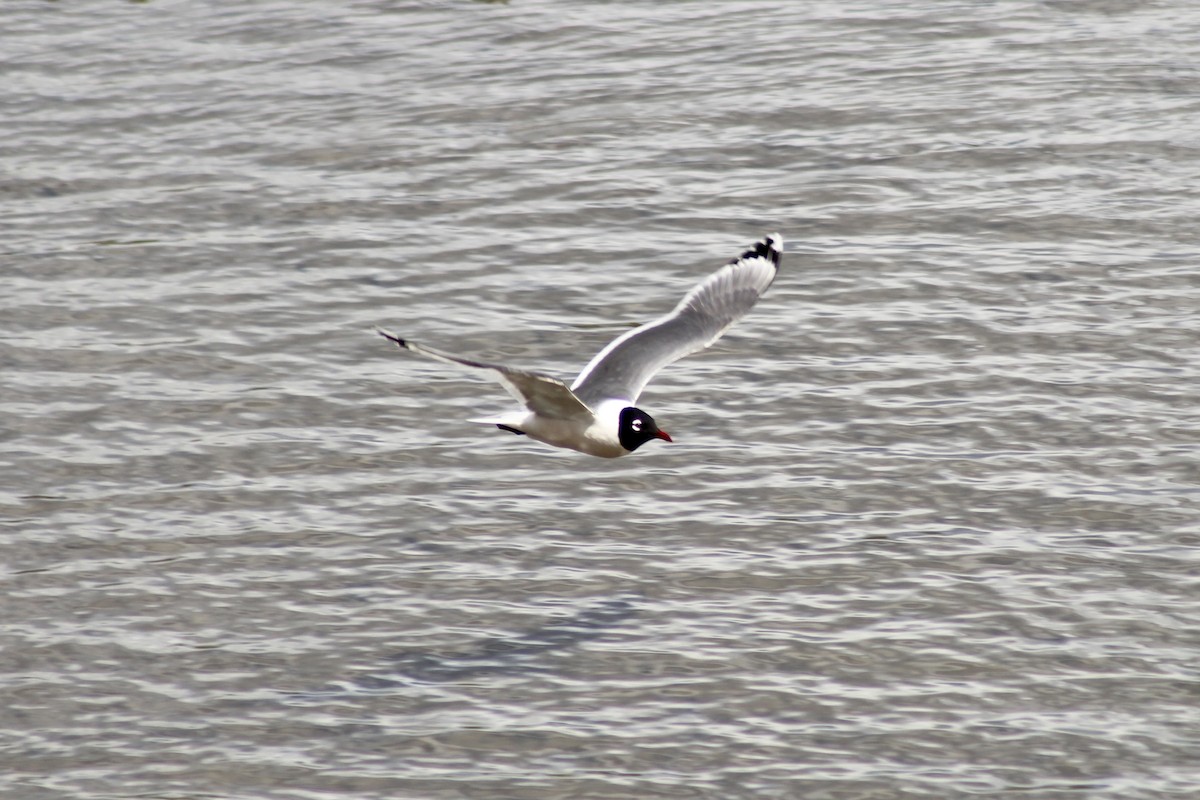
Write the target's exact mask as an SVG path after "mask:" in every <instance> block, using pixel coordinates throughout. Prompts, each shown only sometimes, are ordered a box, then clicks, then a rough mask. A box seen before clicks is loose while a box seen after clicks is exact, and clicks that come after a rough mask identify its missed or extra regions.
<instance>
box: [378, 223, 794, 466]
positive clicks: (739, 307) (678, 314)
mask: <svg viewBox="0 0 1200 800" xmlns="http://www.w3.org/2000/svg"><path fill="white" fill-rule="evenodd" d="M782 254H783V239H782V238H781V237H780V236H779V234H777V233H776V234H771V235H770V236H768V237H766V238H765V239H763V240H762V241H761V242H758V243H757V244H755V245H754V246H753V247H751V248H750V249H748V250H746V251H745V252H744V253H742V254H741V255H740V256H738V257H737V258H735V259H733V260H732V261H730V262H729V263H728V264H726V265H725V266H723V267H721V268H720V269H719V270H717V271H716V272H714V273H713V274H711V275H709V276H708V277H707V278H705V279H704V280H703V281H701V282H700V283H698V284H697V285H696V286H695V288H693V289H692V290H691V291H690V292H688V293H687V295H686V296H685V297H684V298H683V300H681V301H679V304H678V305H677V306H675V308H674V310H672V311H671V312H670V313H669V314H667V315H665V316H662V317H659V318H658V319H656V320H654V321H652V322H647V323H646V324H645V325H642V326H640V327H638V328H634V329H633V330H631V331H629V332H627V333H624V334H622V335H621V336H618V337H617V338H616V339H614V340H613V341H611V342H609V343H608V345H607V346H606V347H605V348H604V349H603V350H601V351H600V352H599V353H597V354H596V356H595V358H593V359H592V360H591V361H590V362H588V365H587V366H586V367H584V368H583V371H582V372H580V373H579V377H577V378H576V379H575V382H574V383H572V384H571V385H570V386H567V384H566V383H564V382H563V381H560V380H559V379H558V378H554V377H552V376H550V375H545V374H543V373H540V372H529V371H526V370H522V369H514V368H513V367H508V366H504V365H503V364H488V363H485V362H482V361H474V360H472V359H469V358H463V357H461V356H456V355H452V354H450V353H446V352H443V351H441V350H435V349H433V348H432V347H425V346H424V345H419V344H417V343H416V342H413V341H410V340H408V339H403V338H401V337H399V336H396V335H394V334H392V333H389V332H387V331H385V330H382V329H378V333H379V335H380V336H382V337H384V338H385V339H389V340H391V341H393V342H395V343H396V344H398V345H399V346H400V347H402V348H404V349H405V350H410V351H412V352H414V353H417V354H418V355H422V356H426V357H427V358H432V359H436V360H438V361H445V362H448V363H450V364H456V365H458V366H461V367H467V368H468V369H471V370H476V371H482V372H485V373H487V374H488V375H489V376H490V377H491V378H493V379H495V380H497V381H499V382H500V383H501V384H503V386H504V388H506V389H507V390H508V391H509V393H510V394H512V396H513V397H515V398H516V399H517V400H518V401H519V402H520V403H521V405H522V406H523V408H521V409H519V410H516V411H513V412H510V413H508V414H503V415H501V416H497V417H488V418H484V419H473V420H470V421H471V422H478V423H482V424H486V425H495V426H496V427H497V428H499V429H501V430H504V431H509V432H510V433H516V434H521V435H524V436H528V437H529V438H531V439H536V440H537V441H539V442H545V443H546V444H549V445H554V446H555V447H565V448H569V449H571V450H578V451H579V452H581V453H587V454H588V455H592V456H600V457H602V458H617V457H619V456H625V455H629V454H630V453H632V452H633V451H635V450H637V449H638V448H639V447H641V446H642V445H644V444H645V443H646V442H648V441H650V440H651V439H662V440H663V441H666V442H670V441H672V439H671V437H670V436H669V435H668V434H667V432H666V431H664V430H663V429H662V428H660V427H658V423H656V422H655V421H654V418H653V417H651V416H650V415H649V414H647V413H646V412H645V411H642V410H641V409H640V408H637V407H636V406H635V403H637V399H638V396H639V395H640V394H641V393H642V389H643V388H645V386H646V384H647V383H648V382H649V381H650V379H651V378H652V377H654V374H655V373H656V372H658V371H659V370H660V369H662V368H663V367H665V366H666V365H667V364H670V363H672V362H673V361H677V360H679V359H680V358H683V357H684V356H686V355H688V354H690V353H695V352H697V351H699V350H703V349H704V348H706V347H708V346H709V345H711V344H712V343H713V342H715V341H716V340H717V339H719V338H721V334H723V333H725V331H726V330H728V329H729V327H730V326H731V325H733V323H735V322H737V321H738V320H739V319H741V318H742V317H743V316H744V315H745V314H746V312H748V311H749V310H750V309H751V308H752V307H753V306H754V304H755V303H756V302H757V301H758V298H759V297H761V296H762V294H763V292H765V291H766V290H767V287H768V286H770V285H771V282H772V281H773V280H775V275H776V273H778V271H779V260H780V257H781V256H782Z"/></svg>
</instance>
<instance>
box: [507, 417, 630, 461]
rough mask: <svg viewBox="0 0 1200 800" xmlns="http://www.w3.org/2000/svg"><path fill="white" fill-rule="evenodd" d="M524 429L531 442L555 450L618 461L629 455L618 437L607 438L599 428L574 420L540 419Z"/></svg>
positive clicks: (530, 422)
mask: <svg viewBox="0 0 1200 800" xmlns="http://www.w3.org/2000/svg"><path fill="white" fill-rule="evenodd" d="M521 429H522V430H523V431H524V432H525V434H526V435H527V436H528V437H529V438H531V439H537V440H538V441H539V442H545V443H546V444H549V445H554V446H555V447H565V448H567V449H568V450H578V451H579V452H580V453H587V454H588V455H590V456H599V457H600V458H617V457H619V456H623V455H626V454H628V452H629V451H628V450H626V449H625V448H624V447H622V446H621V443H620V442H619V441H618V440H617V438H616V437H615V436H612V435H605V432H604V431H603V430H602V429H601V428H600V427H599V426H598V425H596V424H594V423H593V424H590V425H589V424H581V423H579V422H574V421H571V420H562V419H545V418H539V419H534V420H530V421H529V422H528V423H527V424H525V425H522V426H521Z"/></svg>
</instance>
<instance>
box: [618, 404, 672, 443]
mask: <svg viewBox="0 0 1200 800" xmlns="http://www.w3.org/2000/svg"><path fill="white" fill-rule="evenodd" d="M617 438H618V439H620V441H621V447H624V448H625V449H626V450H628V451H629V452H631V453H632V452H633V451H634V450H637V449H638V448H639V447H641V446H642V445H644V444H645V443H646V442H648V441H650V440H651V439H662V440H663V441H665V442H669V441H672V440H671V436H670V434H668V433H667V432H666V431H664V430H663V429H662V428H660V427H658V424H657V423H656V422H655V421H654V417H652V416H650V415H649V414H647V413H646V412H645V411H642V410H641V409H640V408H634V407H633V406H626V407H625V408H623V409H621V418H620V420H619V422H618V424H617Z"/></svg>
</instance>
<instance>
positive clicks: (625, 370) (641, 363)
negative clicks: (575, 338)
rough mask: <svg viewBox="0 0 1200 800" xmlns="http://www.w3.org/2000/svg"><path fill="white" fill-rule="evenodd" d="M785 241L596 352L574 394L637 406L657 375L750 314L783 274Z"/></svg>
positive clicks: (762, 247) (759, 249)
mask: <svg viewBox="0 0 1200 800" xmlns="http://www.w3.org/2000/svg"><path fill="white" fill-rule="evenodd" d="M782 253H783V239H782V238H781V237H780V236H779V234H777V233H775V234H771V235H770V236H768V237H767V238H766V239H764V240H763V241H761V242H758V243H757V244H755V245H754V246H753V247H752V248H750V249H749V250H747V251H746V252H744V253H742V254H741V255H740V256H738V257H737V258H735V259H733V260H732V261H730V262H729V263H728V264H726V265H725V266H724V267H722V268H721V269H719V270H717V271H716V272H714V273H713V274H712V275H709V276H708V277H707V278H706V279H704V280H703V281H701V282H700V284H699V285H697V286H696V287H695V288H694V289H692V290H691V291H690V292H688V293H687V296H686V297H684V298H683V300H681V301H680V302H679V305H677V306H675V309H674V310H673V311H672V312H671V313H670V314H667V315H666V316H664V317H660V318H659V319H656V320H654V321H653V322H648V323H646V324H645V325H642V326H641V327H639V328H635V329H633V330H631V331H629V332H628V333H626V334H623V335H622V336H619V337H617V338H616V339H614V340H613V341H612V342H610V343H609V344H608V346H607V347H605V348H604V349H603V350H601V351H600V352H599V353H597V354H596V357H595V358H593V359H592V360H591V361H590V362H589V363H588V365H587V366H586V367H584V368H583V372H581V373H579V377H578V378H576V379H575V383H573V384H572V385H571V390H572V391H573V392H574V393H575V394H576V395H577V396H578V397H579V398H580V399H581V400H583V401H584V402H585V403H588V404H590V405H593V406H595V405H597V404H598V403H600V402H601V401H602V400H604V399H607V398H620V399H623V400H625V401H627V402H628V403H630V404H631V405H632V404H633V403H636V402H637V398H638V395H640V394H641V393H642V389H643V388H645V386H646V384H647V383H648V382H649V381H650V379H651V378H652V377H654V373H656V372H658V371H659V370H660V369H662V368H663V367H665V366H666V365H667V364H670V363H671V362H673V361H677V360H679V359H681V358H683V357H684V356H686V355H688V354H689V353H695V352H696V351H697V350H703V349H704V348H706V347H708V346H709V345H710V344H712V343H713V342H715V341H716V340H717V339H719V338H721V334H723V333H724V332H725V331H726V330H728V329H729V327H730V326H731V325H733V323H735V322H737V321H738V320H739V319H741V318H742V317H743V316H744V315H745V314H746V312H747V311H749V310H750V309H751V308H752V307H753V306H754V304H755V303H756V302H757V301H758V298H759V297H761V296H762V294H763V292H765V291H766V290H767V287H768V286H770V285H771V282H772V281H773V280H775V275H776V273H777V272H778V271H779V260H780V256H781V255H782Z"/></svg>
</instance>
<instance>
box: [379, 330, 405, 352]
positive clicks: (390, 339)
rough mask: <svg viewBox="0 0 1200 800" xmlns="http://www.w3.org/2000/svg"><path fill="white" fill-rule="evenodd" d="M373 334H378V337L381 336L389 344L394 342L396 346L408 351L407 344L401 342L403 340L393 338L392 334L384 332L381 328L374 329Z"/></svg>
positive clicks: (397, 337)
mask: <svg viewBox="0 0 1200 800" xmlns="http://www.w3.org/2000/svg"><path fill="white" fill-rule="evenodd" d="M375 332H376V333H378V334H379V335H380V336H382V337H383V338H385V339H387V340H388V341H389V342H395V343H396V344H398V345H400V346H401V347H403V348H404V349H405V350H407V349H408V342H406V341H404V340H403V339H401V338H400V337H399V336H395V335H393V334H390V333H388V332H387V331H385V330H384V329H383V328H376V329H375Z"/></svg>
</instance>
